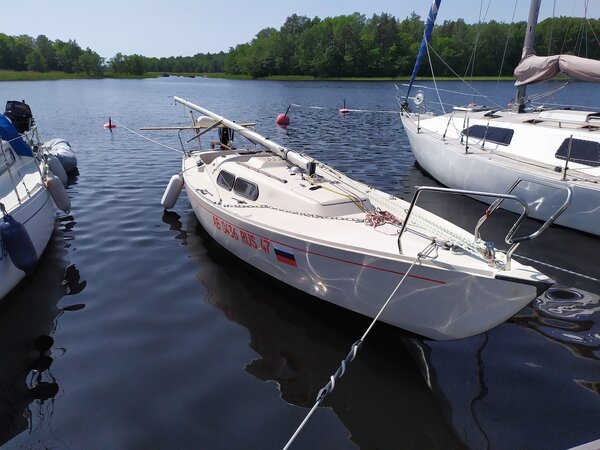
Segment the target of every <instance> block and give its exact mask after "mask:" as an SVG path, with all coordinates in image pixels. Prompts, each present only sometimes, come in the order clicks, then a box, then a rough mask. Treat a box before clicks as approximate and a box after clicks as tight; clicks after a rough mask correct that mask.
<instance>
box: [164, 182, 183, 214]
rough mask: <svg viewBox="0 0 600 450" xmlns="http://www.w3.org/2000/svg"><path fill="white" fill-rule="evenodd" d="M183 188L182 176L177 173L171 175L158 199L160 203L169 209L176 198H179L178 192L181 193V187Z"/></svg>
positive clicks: (173, 204)
mask: <svg viewBox="0 0 600 450" xmlns="http://www.w3.org/2000/svg"><path fill="white" fill-rule="evenodd" d="M182 188H183V176H182V175H181V174H180V173H178V174H177V175H173V176H172V177H171V179H170V180H169V184H168V185H167V188H166V189H165V193H164V194H163V196H162V199H161V200H160V204H161V205H162V207H163V208H165V209H171V208H172V207H173V206H175V203H176V202H177V199H178V198H179V194H181V189H182Z"/></svg>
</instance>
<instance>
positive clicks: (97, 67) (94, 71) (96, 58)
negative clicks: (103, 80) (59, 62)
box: [78, 47, 104, 75]
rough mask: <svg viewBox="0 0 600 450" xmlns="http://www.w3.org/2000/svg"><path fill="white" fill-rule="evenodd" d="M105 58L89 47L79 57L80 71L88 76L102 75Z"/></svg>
mask: <svg viewBox="0 0 600 450" xmlns="http://www.w3.org/2000/svg"><path fill="white" fill-rule="evenodd" d="M103 64H104V58H101V57H100V55H98V53H96V52H93V51H92V50H91V49H90V48H89V47H87V48H86V49H85V51H84V52H83V53H82V54H81V55H79V61H78V66H79V69H80V70H81V71H82V72H84V73H86V74H88V75H101V74H102V71H103Z"/></svg>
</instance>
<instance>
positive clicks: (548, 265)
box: [514, 255, 600, 283]
mask: <svg viewBox="0 0 600 450" xmlns="http://www.w3.org/2000/svg"><path fill="white" fill-rule="evenodd" d="M514 256H516V257H518V258H523V259H525V260H527V261H531V262H532V263H536V264H541V265H542V266H546V267H550V268H551V269H555V270H560V271H561V272H565V273H568V274H570V275H575V276H577V277H580V278H585V279H586V280H591V281H595V282H596V283H600V279H598V278H594V277H590V276H589V275H584V274H582V273H579V272H574V271H572V270H569V269H563V268H562V267H558V266H554V265H552V264H548V263H545V262H542V261H538V260H536V259H533V258H528V257H527V256H523V255H514Z"/></svg>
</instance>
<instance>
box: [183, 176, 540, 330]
mask: <svg viewBox="0 0 600 450" xmlns="http://www.w3.org/2000/svg"><path fill="white" fill-rule="evenodd" d="M186 174H187V172H186V171H184V179H185V181H186V191H187V193H188V198H189V200H190V202H191V205H192V208H193V210H194V212H195V214H196V216H197V217H198V220H199V221H200V223H201V225H202V227H203V228H204V229H205V230H206V231H207V232H208V233H209V234H210V235H211V236H212V237H213V238H214V239H215V240H216V241H217V242H218V243H219V244H220V245H221V246H222V247H224V248H225V249H226V250H228V251H229V252H231V253H232V254H234V255H235V256H237V257H238V258H240V259H242V260H243V261H245V262H246V263H248V264H250V265H251V266H253V267H255V268H257V269H259V270H261V271H262V272H264V273H265V274H267V275H269V276H272V277H274V278H276V279H278V280H280V281H282V282H284V283H286V284H288V285H290V286H293V287H295V288H297V289H299V290H301V291H303V292H305V293H307V294H310V295H312V296H314V297H317V298H320V299H322V300H325V301H327V302H330V303H332V304H335V305H338V306H340V307H343V308H346V309H349V310H351V311H354V312H357V313H359V314H362V315H365V316H368V317H375V315H376V314H377V313H378V312H379V310H380V308H381V307H382V306H383V304H384V303H385V301H386V300H387V298H388V296H389V295H390V294H391V293H392V292H393V291H394V289H395V288H396V286H397V285H398V283H399V282H400V280H401V279H402V276H403V275H404V274H405V273H406V272H408V271H409V267H410V265H411V264H412V262H413V261H414V258H407V257H405V258H402V257H401V256H398V257H396V258H384V257H376V256H370V255H365V254H364V252H363V251H360V250H359V251H352V250H350V249H343V248H336V247H333V246H327V245H323V244H322V243H318V242H311V241H308V240H305V239H301V238H296V237H291V236H290V235H289V234H286V233H280V232H278V231H277V229H276V227H271V228H268V227H265V226H263V225H262V224H256V223H253V221H251V220H242V219H241V218H240V217H239V216H238V215H233V214H231V213H230V212H229V211H228V210H227V208H223V207H220V206H219V205H215V204H214V203H213V202H212V201H211V200H210V199H207V197H206V196H205V195H203V194H202V193H199V192H198V191H197V190H196V189H195V188H194V186H196V184H195V183H194V181H190V179H189V176H186ZM277 248H279V249H283V250H284V251H285V252H286V253H287V254H288V255H292V257H293V262H292V261H291V260H290V259H286V258H281V257H280V258H278V255H277V254H276V249H277ZM535 295H536V288H535V287H534V286H531V285H526V284H520V283H514V282H510V281H502V280H498V279H495V278H489V277H482V276H477V275H473V274H468V273H464V272H458V271H453V270H440V269H439V268H434V267H428V265H427V264H422V265H421V266H419V267H415V268H413V270H412V271H411V272H410V274H409V276H408V277H407V278H406V279H405V281H404V283H403V285H402V288H401V289H400V290H399V291H398V292H397V293H396V294H395V295H394V297H393V299H392V301H391V302H390V304H389V305H388V306H387V307H386V308H385V310H384V313H383V315H382V316H381V318H380V319H381V320H382V321H383V322H386V323H389V324H391V325H393V326H396V327H399V328H402V329H405V330H408V331H411V332H413V333H416V334H419V335H423V336H426V337H429V338H433V339H437V340H448V339H460V338H464V337H467V336H472V335H475V334H478V333H481V332H483V331H485V330H488V329H490V328H492V327H494V326H496V325H498V324H500V323H502V322H503V321H505V320H506V319H507V318H508V317H511V316H512V315H514V314H515V313H516V312H518V311H519V310H520V309H521V308H522V307H523V306H525V305H526V304H527V303H528V302H529V301H530V300H532V299H533V298H534V297H535Z"/></svg>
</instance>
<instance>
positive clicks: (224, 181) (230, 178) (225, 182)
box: [217, 170, 235, 191]
mask: <svg viewBox="0 0 600 450" xmlns="http://www.w3.org/2000/svg"><path fill="white" fill-rule="evenodd" d="M234 181H235V175H234V174H232V173H230V172H227V171H226V170H221V172H219V176H218V177H217V184H218V185H219V186H221V187H223V188H225V189H227V190H228V191H230V190H231V189H233V183H234Z"/></svg>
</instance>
